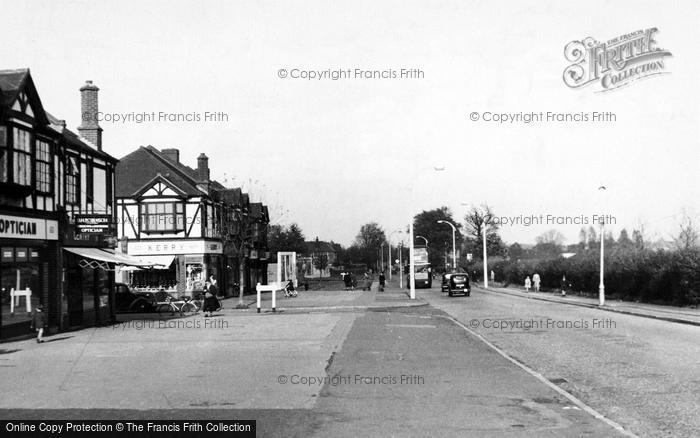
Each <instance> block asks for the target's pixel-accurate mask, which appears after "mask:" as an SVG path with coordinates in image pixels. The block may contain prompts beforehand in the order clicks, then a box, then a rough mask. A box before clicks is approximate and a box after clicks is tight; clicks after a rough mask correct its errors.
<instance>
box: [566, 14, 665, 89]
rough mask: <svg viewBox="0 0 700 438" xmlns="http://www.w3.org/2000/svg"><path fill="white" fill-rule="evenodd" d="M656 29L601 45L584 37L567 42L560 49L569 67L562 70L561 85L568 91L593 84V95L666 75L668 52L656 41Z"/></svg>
mask: <svg viewBox="0 0 700 438" xmlns="http://www.w3.org/2000/svg"><path fill="white" fill-rule="evenodd" d="M657 32H658V29H657V28H655V27H652V28H650V29H644V30H637V31H635V32H631V33H628V34H624V35H620V36H618V37H616V38H613V39H610V40H608V41H605V42H599V41H596V40H595V39H593V38H591V37H588V38H584V39H583V40H581V41H571V42H570V43H569V44H567V45H566V47H565V48H564V56H565V57H566V60H567V61H569V62H571V63H572V64H571V65H569V66H568V67H566V69H565V70H564V83H565V84H566V85H567V86H568V87H571V88H580V87H583V86H586V85H591V84H595V85H596V86H598V87H599V89H598V90H597V92H603V91H610V90H614V89H617V88H620V87H624V86H626V85H629V84H630V83H632V82H634V81H636V80H639V79H642V78H647V77H649V76H653V75H659V74H664V73H668V71H666V60H665V58H666V57H670V56H672V55H671V52H669V51H668V50H665V49H662V48H660V47H659V46H658V44H657V42H656V39H655V37H656V33H657Z"/></svg>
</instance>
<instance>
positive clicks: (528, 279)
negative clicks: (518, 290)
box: [525, 275, 532, 292]
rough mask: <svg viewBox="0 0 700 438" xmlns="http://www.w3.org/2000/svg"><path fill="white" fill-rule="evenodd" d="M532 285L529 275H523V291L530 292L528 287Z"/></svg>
mask: <svg viewBox="0 0 700 438" xmlns="http://www.w3.org/2000/svg"><path fill="white" fill-rule="evenodd" d="M531 287H532V282H531V281H530V276H529V275H528V276H527V277H525V292H530V288H531Z"/></svg>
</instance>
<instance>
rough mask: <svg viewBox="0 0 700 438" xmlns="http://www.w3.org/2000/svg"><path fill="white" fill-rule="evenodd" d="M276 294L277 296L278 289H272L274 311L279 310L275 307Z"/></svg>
mask: <svg viewBox="0 0 700 438" xmlns="http://www.w3.org/2000/svg"><path fill="white" fill-rule="evenodd" d="M276 296H277V290H276V289H274V288H273V289H272V311H273V312H276V311H277V310H276V309H275V307H276V303H277V300H276Z"/></svg>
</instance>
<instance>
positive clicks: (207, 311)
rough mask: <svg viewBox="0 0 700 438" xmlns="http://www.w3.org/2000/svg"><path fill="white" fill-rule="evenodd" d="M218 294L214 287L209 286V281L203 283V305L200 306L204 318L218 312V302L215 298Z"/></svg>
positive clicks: (212, 285)
mask: <svg viewBox="0 0 700 438" xmlns="http://www.w3.org/2000/svg"><path fill="white" fill-rule="evenodd" d="M218 292H219V289H218V288H217V287H216V285H214V284H211V282H209V281H207V282H206V283H204V305H203V306H202V310H203V311H204V317H205V318H206V317H210V316H212V314H213V313H214V312H216V311H217V310H219V300H218V298H216V295H217V294H218Z"/></svg>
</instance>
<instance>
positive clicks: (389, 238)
mask: <svg viewBox="0 0 700 438" xmlns="http://www.w3.org/2000/svg"><path fill="white" fill-rule="evenodd" d="M395 233H399V234H401V233H403V231H401V229H400V228H399V229H397V230H394V231H392V232H391V233H389V237H387V239H386V240H387V242H388V243H389V280H391V265H392V264H393V263H392V261H391V236H393V235H394V234H395ZM400 254H401V253H399V255H400Z"/></svg>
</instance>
